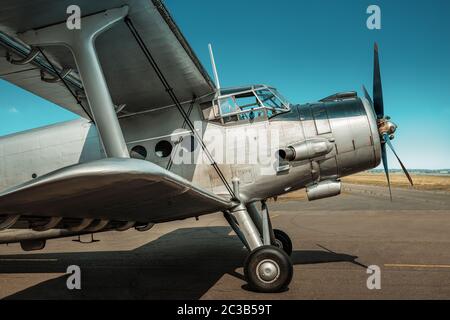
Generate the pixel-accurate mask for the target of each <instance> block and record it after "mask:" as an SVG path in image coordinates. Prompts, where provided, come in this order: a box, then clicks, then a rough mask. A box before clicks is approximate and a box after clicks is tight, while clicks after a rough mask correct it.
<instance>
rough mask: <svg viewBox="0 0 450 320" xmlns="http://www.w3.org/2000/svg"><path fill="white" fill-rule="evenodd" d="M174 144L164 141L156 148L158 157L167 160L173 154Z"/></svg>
mask: <svg viewBox="0 0 450 320" xmlns="http://www.w3.org/2000/svg"><path fill="white" fill-rule="evenodd" d="M172 149H173V147H172V144H171V143H170V142H169V141H166V140H162V141H160V142H158V143H157V144H156V146H155V153H156V156H158V157H160V158H167V157H168V156H170V154H171V153H172Z"/></svg>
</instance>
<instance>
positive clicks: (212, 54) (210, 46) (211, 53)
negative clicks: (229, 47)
mask: <svg viewBox="0 0 450 320" xmlns="http://www.w3.org/2000/svg"><path fill="white" fill-rule="evenodd" d="M208 48H209V56H210V58H211V65H212V68H213V72H214V79H215V80H216V87H217V90H218V91H219V94H220V81H219V74H218V73H217V68H216V62H215V60H214V53H213V49H212V45H211V43H210V44H208Z"/></svg>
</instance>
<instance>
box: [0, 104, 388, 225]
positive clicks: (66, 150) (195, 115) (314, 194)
mask: <svg viewBox="0 0 450 320" xmlns="http://www.w3.org/2000/svg"><path fill="white" fill-rule="evenodd" d="M185 107H186V106H185ZM191 119H192V121H193V122H195V123H196V124H197V127H199V130H201V134H202V137H203V139H204V140H205V141H206V144H207V145H208V148H209V149H211V150H212V154H213V156H214V157H215V158H217V159H218V158H227V155H230V154H232V155H236V157H237V156H243V157H242V159H249V158H251V157H252V154H251V153H252V152H255V150H256V149H255V148H254V147H255V146H256V147H257V148H259V150H258V152H261V150H260V149H261V148H264V149H265V150H262V151H263V152H266V154H269V155H274V154H277V153H278V152H279V151H280V149H284V148H288V147H289V146H295V145H300V147H301V145H302V142H308V141H314V140H315V139H325V140H327V141H329V142H330V144H331V146H332V147H331V148H330V149H329V150H327V151H326V152H325V153H323V152H322V153H318V154H314V150H315V149H314V148H315V146H314V145H311V146H309V145H306V147H305V146H303V149H302V150H303V151H304V152H306V153H307V154H308V152H310V153H311V155H310V156H308V157H300V158H299V160H294V161H290V162H284V161H281V162H280V163H278V164H276V167H275V168H271V169H273V170H267V169H268V168H267V164H265V165H262V164H259V163H253V162H249V161H247V160H245V161H240V162H239V161H235V159H234V161H233V160H232V161H231V162H230V161H222V160H221V159H218V160H217V162H218V164H219V167H220V169H221V170H222V172H223V174H224V176H225V178H226V179H227V180H228V181H230V182H231V180H232V179H238V180H239V184H240V196H241V198H242V200H243V201H245V202H253V201H258V200H264V199H268V198H271V197H276V196H279V195H282V194H285V193H288V192H291V191H294V190H298V189H302V188H308V189H310V190H308V191H311V195H310V200H314V199H320V198H323V197H328V196H334V195H337V194H338V193H339V191H340V182H339V179H340V178H341V177H344V176H347V175H351V174H354V173H357V172H360V171H364V170H367V169H370V168H374V167H376V166H378V165H379V163H380V158H381V142H380V137H379V133H378V127H377V122H376V115H375V114H374V111H373V108H372V107H371V105H370V104H369V102H368V101H367V100H366V99H364V98H357V97H353V98H346V99H335V100H331V101H325V102H317V103H311V104H305V105H294V106H291V110H290V111H289V112H286V113H281V114H278V115H276V116H274V117H272V118H270V119H266V120H263V119H261V120H258V119H256V120H255V121H250V120H248V121H243V122H242V121H241V122H239V123H235V124H233V123H231V124H230V123H229V124H226V125H224V124H218V123H213V122H211V121H206V120H204V117H203V115H202V111H201V106H200V104H198V103H196V104H194V107H193V109H192V113H191ZM119 123H120V126H121V128H122V131H123V134H124V138H125V141H126V144H127V147H128V150H130V152H131V154H132V155H133V152H132V150H134V149H133V148H135V147H136V146H140V147H144V148H145V150H146V157H145V160H146V161H150V162H153V163H156V164H158V165H159V166H161V167H163V168H168V169H170V171H172V172H173V173H175V174H177V175H180V176H182V177H183V178H185V179H187V180H189V181H191V182H192V183H193V184H194V185H197V186H198V187H201V188H203V189H206V190H208V191H211V192H213V193H215V194H218V195H223V196H227V194H226V193H227V192H226V189H225V187H224V185H223V183H222V181H221V180H220V179H219V178H218V176H217V174H216V172H215V171H214V169H213V168H212V166H211V165H210V164H209V163H207V162H203V163H197V162H195V161H193V162H192V163H181V164H178V163H173V164H172V163H171V162H173V161H172V160H171V159H172V158H171V156H168V157H161V154H160V153H158V152H155V148H156V146H157V145H158V143H160V142H161V141H167V142H169V143H170V144H171V145H172V146H173V148H174V149H173V152H177V150H180V149H181V150H183V152H184V153H189V152H192V153H195V152H198V150H200V149H201V148H199V147H198V146H197V147H196V148H195V143H194V147H193V149H195V150H186V148H184V149H183V147H182V146H181V144H182V143H181V142H182V141H183V140H187V139H186V138H190V137H191V132H189V130H188V129H180V128H182V127H183V119H182V118H181V116H180V115H179V113H178V111H177V110H176V108H175V107H166V108H161V109H157V110H156V111H154V112H147V113H141V114H135V115H133V114H130V115H125V116H121V117H119ZM236 132H238V134H236ZM273 132H276V133H277V139H278V142H277V143H276V144H275V143H272V144H271V143H266V142H267V141H268V140H270V137H269V136H270V135H271V133H273ZM218 137H219V138H218ZM222 137H225V138H223V139H222ZM230 137H231V138H230ZM268 137H269V138H268ZM219 141H220V142H219ZM216 144H217V145H216ZM178 145H179V146H178ZM300 147H299V148H300ZM305 148H306V149H305ZM308 148H310V149H308ZM187 149H189V148H187ZM104 157H105V154H104V151H103V148H102V143H101V141H100V139H99V136H98V133H97V129H96V127H95V125H94V124H93V123H92V122H89V121H88V120H85V119H79V120H74V121H70V122H65V123H60V124H56V125H52V126H48V127H44V128H39V129H33V130H30V131H25V132H22V133H18V134H13V135H9V136H5V137H1V138H0V191H2V190H5V189H8V188H10V187H14V186H17V185H19V184H21V183H24V182H27V181H29V180H32V179H34V178H36V177H39V176H42V175H45V174H48V173H50V172H53V171H55V170H57V169H60V168H64V167H68V166H71V165H76V164H80V163H86V162H90V161H94V160H98V159H101V158H104ZM233 157H234V156H233ZM228 160H229V159H228ZM175 162H176V161H175ZM269 169H270V168H269ZM330 183H331V187H330ZM317 186H319V187H321V186H323V187H322V188H321V189H319V190H317V189H315V188H317ZM336 188H338V189H339V190H336ZM168 218H169V217H168ZM169 219H170V218H169Z"/></svg>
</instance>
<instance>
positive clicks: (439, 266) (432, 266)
mask: <svg viewBox="0 0 450 320" xmlns="http://www.w3.org/2000/svg"><path fill="white" fill-rule="evenodd" d="M384 266H385V267H387V268H423V269H450V265H446V264H385V265H384Z"/></svg>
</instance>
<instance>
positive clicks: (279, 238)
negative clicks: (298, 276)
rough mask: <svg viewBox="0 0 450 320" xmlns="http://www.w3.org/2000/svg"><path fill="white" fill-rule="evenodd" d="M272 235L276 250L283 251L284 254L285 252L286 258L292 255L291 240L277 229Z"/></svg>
mask: <svg viewBox="0 0 450 320" xmlns="http://www.w3.org/2000/svg"><path fill="white" fill-rule="evenodd" d="M273 233H274V234H275V241H276V243H274V244H273V245H274V246H275V247H277V248H280V249H283V251H284V252H286V254H287V255H288V256H291V255H292V241H291V238H289V236H288V235H287V234H286V233H285V232H283V231H281V230H278V229H274V230H273Z"/></svg>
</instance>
